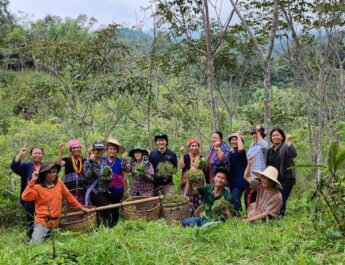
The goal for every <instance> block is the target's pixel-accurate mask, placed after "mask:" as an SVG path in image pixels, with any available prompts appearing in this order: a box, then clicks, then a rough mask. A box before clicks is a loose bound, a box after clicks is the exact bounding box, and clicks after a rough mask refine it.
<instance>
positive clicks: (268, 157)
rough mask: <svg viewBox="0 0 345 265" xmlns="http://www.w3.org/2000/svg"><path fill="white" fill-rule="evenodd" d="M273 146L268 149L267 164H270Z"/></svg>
mask: <svg viewBox="0 0 345 265" xmlns="http://www.w3.org/2000/svg"><path fill="white" fill-rule="evenodd" d="M271 150H272V149H271V148H270V149H268V150H267V155H266V166H269V165H270V154H271Z"/></svg>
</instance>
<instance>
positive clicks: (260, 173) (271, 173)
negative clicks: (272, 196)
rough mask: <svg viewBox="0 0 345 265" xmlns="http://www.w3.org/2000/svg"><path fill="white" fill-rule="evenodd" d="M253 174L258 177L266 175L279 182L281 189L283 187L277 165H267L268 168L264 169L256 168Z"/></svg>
mask: <svg viewBox="0 0 345 265" xmlns="http://www.w3.org/2000/svg"><path fill="white" fill-rule="evenodd" d="M253 174H254V175H255V176H256V177H257V178H261V176H265V177H266V178H268V179H270V180H272V181H274V182H275V183H276V184H277V188H279V189H281V190H282V189H283V186H282V185H281V184H280V182H279V181H278V170H277V169H276V168H275V167H272V166H268V167H266V169H265V170H264V171H257V170H254V171H253Z"/></svg>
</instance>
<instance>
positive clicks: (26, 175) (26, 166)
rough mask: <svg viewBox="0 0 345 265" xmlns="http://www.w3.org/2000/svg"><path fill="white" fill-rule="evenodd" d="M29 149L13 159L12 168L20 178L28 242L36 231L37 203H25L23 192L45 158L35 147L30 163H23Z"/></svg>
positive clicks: (32, 150) (39, 149)
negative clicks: (35, 214) (35, 213)
mask: <svg viewBox="0 0 345 265" xmlns="http://www.w3.org/2000/svg"><path fill="white" fill-rule="evenodd" d="M27 151H28V150H27V148H25V147H22V148H21V149H20V150H19V153H18V154H17V156H16V157H15V158H13V160H12V162H11V164H10V168H11V169H12V171H13V172H14V173H16V174H17V175H19V176H20V206H21V207H22V208H23V209H24V212H25V219H26V233H27V238H28V240H30V239H31V235H32V233H33V231H34V212H35V203H34V202H31V201H30V202H28V201H24V200H23V199H22V194H23V191H24V190H25V188H26V186H27V185H28V182H29V181H30V179H31V177H32V173H33V172H34V171H37V172H38V171H39V170H40V168H41V164H42V158H43V156H44V151H43V148H41V147H33V148H31V150H30V151H29V154H30V160H31V161H30V162H23V161H22V160H23V158H24V156H25V155H26V153H27Z"/></svg>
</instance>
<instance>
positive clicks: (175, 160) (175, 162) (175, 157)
mask: <svg viewBox="0 0 345 265" xmlns="http://www.w3.org/2000/svg"><path fill="white" fill-rule="evenodd" d="M171 162H172V164H173V165H174V167H176V168H177V156H176V154H175V153H174V152H173V157H172V161H171Z"/></svg>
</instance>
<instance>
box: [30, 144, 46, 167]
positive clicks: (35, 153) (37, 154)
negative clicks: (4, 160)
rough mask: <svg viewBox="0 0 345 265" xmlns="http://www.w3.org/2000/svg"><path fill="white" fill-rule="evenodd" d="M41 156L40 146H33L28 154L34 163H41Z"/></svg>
mask: <svg viewBox="0 0 345 265" xmlns="http://www.w3.org/2000/svg"><path fill="white" fill-rule="evenodd" d="M42 158H43V151H42V149H40V148H34V149H33V150H32V152H31V154H30V159H31V161H32V162H33V163H34V164H39V163H41V161H42Z"/></svg>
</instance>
